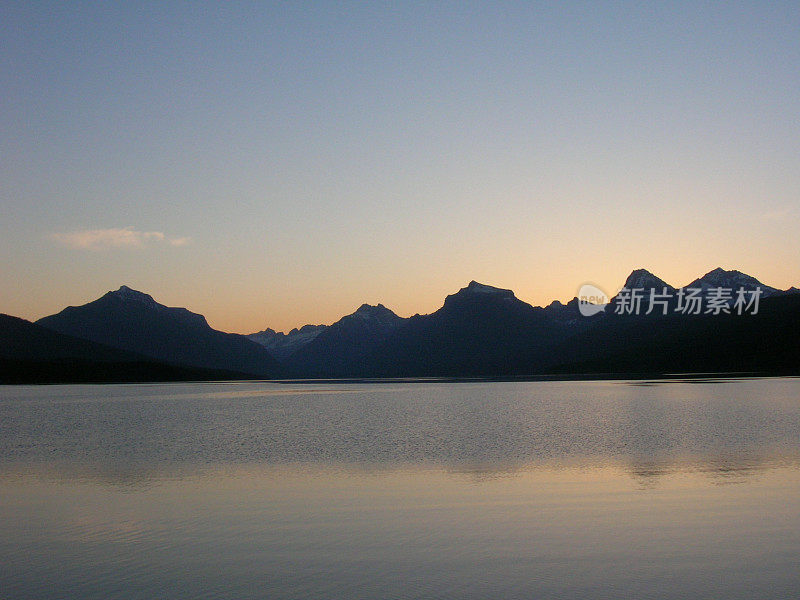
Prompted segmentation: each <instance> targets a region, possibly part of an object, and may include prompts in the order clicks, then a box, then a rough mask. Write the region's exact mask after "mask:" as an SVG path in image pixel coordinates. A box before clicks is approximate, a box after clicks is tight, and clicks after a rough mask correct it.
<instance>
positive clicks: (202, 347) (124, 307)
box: [37, 286, 283, 377]
mask: <svg viewBox="0 0 800 600" xmlns="http://www.w3.org/2000/svg"><path fill="white" fill-rule="evenodd" d="M37 324H39V325H41V326H43V327H47V328H48V329H51V330H53V331H57V332H59V333H63V334H67V335H72V336H75V337H81V338H85V339H88V340H91V341H93V342H98V343H101V344H105V345H108V346H111V347H114V348H120V349H123V350H128V351H131V352H136V353H139V354H142V355H144V356H148V357H150V358H154V359H157V360H161V361H165V362H169V363H174V364H181V365H188V366H192V367H201V368H209V369H224V370H228V371H237V372H242V373H247V374H249V375H252V376H255V377H278V376H280V375H281V374H282V372H283V371H282V368H281V366H280V364H279V363H278V362H277V360H276V359H275V358H274V357H273V356H272V355H271V354H270V353H269V352H268V351H267V350H266V349H264V348H263V347H262V346H260V345H258V344H256V343H255V342H253V341H251V340H248V339H247V338H246V337H244V336H242V335H237V334H233V333H223V332H221V331H217V330H215V329H212V328H211V327H210V326H209V325H208V323H207V322H206V319H205V317H203V316H202V315H199V314H197V313H193V312H190V311H188V310H187V309H185V308H170V307H167V306H164V305H163V304H159V303H158V302H156V301H155V300H153V298H152V296H149V295H148V294H144V293H142V292H138V291H136V290H132V289H131V288H129V287H127V286H122V287H120V288H119V289H118V290H117V291H114V292H108V293H107V294H105V295H104V296H102V297H101V298H99V299H97V300H95V301H93V302H89V303H88V304H84V305H83V306H70V307H68V308H65V309H64V310H62V311H61V312H60V313H58V314H55V315H51V316H49V317H45V318H43V319H40V320H39V321H37Z"/></svg>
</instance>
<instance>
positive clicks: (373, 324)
mask: <svg viewBox="0 0 800 600" xmlns="http://www.w3.org/2000/svg"><path fill="white" fill-rule="evenodd" d="M405 321H406V319H403V318H402V317H399V316H397V315H396V314H395V313H394V312H392V311H391V310H389V309H388V308H386V307H385V306H383V304H378V305H377V306H370V305H369V304H363V305H361V307H359V308H358V310H356V311H355V312H354V313H352V314H350V315H347V316H345V317H342V318H341V319H340V320H338V321H337V322H336V323H334V324H333V325H331V326H330V327H327V328H325V329H324V330H323V331H321V332H320V333H319V334H318V335H317V336H316V337H315V338H314V339H313V340H312V341H311V342H309V343H308V344H306V345H304V346H302V347H301V348H299V349H298V350H297V351H296V352H294V353H293V354H292V355H291V356H290V357H289V359H288V362H287V364H288V366H289V369H290V372H291V373H292V374H294V375H297V376H300V377H341V376H345V375H346V374H350V373H352V372H353V369H354V367H353V365H354V364H357V363H358V362H359V361H360V360H361V359H362V358H363V357H364V356H365V355H366V354H368V353H369V352H370V351H371V350H372V349H373V348H375V347H376V346H378V345H379V344H381V343H382V342H384V341H385V340H386V339H387V338H388V337H389V336H390V335H391V333H392V332H393V331H395V330H396V329H398V328H399V327H400V326H401V325H402V324H403V323H404V322H405Z"/></svg>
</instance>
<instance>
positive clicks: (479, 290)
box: [459, 280, 514, 297]
mask: <svg viewBox="0 0 800 600" xmlns="http://www.w3.org/2000/svg"><path fill="white" fill-rule="evenodd" d="M460 292H468V293H471V294H492V295H497V296H512V297H513V296H514V292H513V291H511V290H506V289H503V288H497V287H493V286H491V285H486V284H485V283H478V282H477V281H474V280H473V281H470V282H469V285H467V287H465V288H461V290H460ZM460 292H459V293H460Z"/></svg>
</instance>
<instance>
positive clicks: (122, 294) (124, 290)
mask: <svg viewBox="0 0 800 600" xmlns="http://www.w3.org/2000/svg"><path fill="white" fill-rule="evenodd" d="M108 294H109V295H111V296H113V297H115V298H119V299H121V300H125V301H133V302H141V303H143V304H149V305H151V306H155V305H157V304H158V303H157V302H156V301H155V300H153V297H152V296H151V295H150V294H145V293H144V292H140V291H138V290H134V289H133V288H129V287H128V286H127V285H121V286H120V287H119V289H118V290H116V291H114V292H108Z"/></svg>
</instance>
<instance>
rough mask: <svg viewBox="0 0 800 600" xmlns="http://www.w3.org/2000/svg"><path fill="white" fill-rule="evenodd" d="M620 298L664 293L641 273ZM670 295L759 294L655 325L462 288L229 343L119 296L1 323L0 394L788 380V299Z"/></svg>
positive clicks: (796, 350)
mask: <svg viewBox="0 0 800 600" xmlns="http://www.w3.org/2000/svg"><path fill="white" fill-rule="evenodd" d="M624 287H625V288H628V289H639V290H645V293H649V290H654V293H656V294H661V293H663V292H665V291H666V292H667V293H668V294H669V295H671V296H674V295H675V294H676V291H677V288H674V287H672V286H670V285H669V284H667V283H666V282H664V281H663V280H661V279H660V278H658V277H656V276H655V275H653V274H652V273H650V272H649V271H647V270H645V269H637V270H635V271H633V272H632V273H631V275H630V276H629V277H628V279H627V280H626V283H625V286H624ZM684 287H686V288H697V289H700V290H702V293H703V294H705V295H708V294H711V293H712V291H710V290H713V289H714V288H720V287H721V288H729V289H731V290H733V291H734V292H735V291H736V290H738V289H740V288H743V289H745V290H747V291H753V290H755V289H756V288H760V289H761V292H762V293H761V299H760V306H759V310H758V312H757V314H747V313H746V314H741V315H739V314H735V312H736V311H733V310H730V308H731V305H730V304H729V305H728V309H729V310H728V311H722V313H721V314H705V313H701V314H681V313H680V312H679V311H676V310H675V304H674V300H671V301H670V302H671V304H670V305H669V307H670V310H669V311H666V310H665V311H664V312H667V314H663V312H662V311H661V310H659V311H655V312H653V313H652V314H649V315H644V314H624V311H618V310H617V308H618V304H619V302H621V294H618V295H617V296H615V297H614V298H612V299H611V300H610V302H609V304H608V305H606V306H605V307H602V306H601V307H598V311H597V314H594V316H591V317H584V316H582V314H581V305H580V301H579V299H578V298H573V299H572V300H571V301H569V302H568V303H566V304H562V303H561V302H558V301H554V302H552V303H551V304H549V305H548V306H546V307H534V306H531V305H530V304H527V303H526V302H523V301H522V300H520V299H518V298H517V297H516V296H515V294H514V292H513V291H511V290H507V289H502V288H496V287H492V286H488V285H485V284H481V283H478V282H475V281H472V282H470V283H469V284H468V285H467V286H465V287H464V288H462V289H461V290H459V291H458V292H456V293H454V294H451V295H449V296H447V297H446V298H445V301H444V304H443V306H442V307H441V308H440V309H439V310H437V311H435V312H433V313H431V314H428V315H414V316H413V317H409V318H403V317H400V316H398V315H397V314H395V313H394V312H392V311H391V310H390V309H388V308H386V307H385V306H383V305H381V304H378V305H376V306H371V305H368V304H364V305H362V306H361V307H359V308H358V309H357V310H355V311H354V312H353V313H352V314H349V315H347V316H345V317H342V318H341V319H340V320H339V321H337V322H335V323H333V324H332V325H306V326H304V327H301V328H298V329H294V330H292V331H290V332H289V333H288V334H284V333H282V332H276V331H274V330H272V329H269V328H266V329H264V330H263V331H260V332H257V333H253V334H250V335H248V336H243V335H238V334H231V333H224V332H221V331H217V330H214V329H212V328H211V327H210V326H209V325H208V323H207V322H206V320H205V318H204V317H203V316H202V315H199V314H196V313H193V312H190V311H189V310H187V309H185V308H173V307H167V306H164V305H162V304H160V303H158V302H156V301H155V300H154V299H153V298H152V296H150V295H148V294H145V293H142V292H139V291H136V290H132V289H130V288H128V287H126V286H122V287H120V288H119V289H118V290H116V291H113V292H108V293H107V294H105V295H104V296H102V297H101V298H98V299H97V300H95V301H93V302H89V303H88V304H85V305H83V306H76V307H75V306H71V307H67V308H65V309H64V310H62V311H61V312H59V313H57V314H54V315H51V316H48V317H45V318H43V319H40V320H39V321H37V322H36V323H30V322H27V321H23V320H21V319H16V318H15V317H10V316H5V315H3V316H2V318H0V344H1V345H2V349H0V367H2V368H0V382H22V381H32V382H36V381H40V382H49V381H57V380H63V381H90V380H97V381H112V380H120V381H141V380H148V379H150V380H168V379H176V380H180V379H220V378H225V379H230V378H271V379H274V378H303V379H312V378H376V377H502V378H515V377H542V376H555V377H574V376H583V377H592V376H602V377H608V376H614V375H619V376H628V377H634V376H654V375H660V374H665V373H676V372H680V373H705V372H748V373H770V374H772V373H798V372H799V371H800V293H799V292H800V291H799V290H797V288H790V289H788V290H785V291H781V290H777V289H776V288H773V287H769V286H766V285H764V284H762V283H761V282H759V281H758V280H757V279H755V278H753V277H750V276H749V275H746V274H744V273H741V272H740V271H725V270H723V269H715V270H713V271H711V272H709V273H707V274H705V275H703V276H702V277H700V278H698V279H696V280H695V281H693V282H692V283H690V284H689V285H688V286H684ZM603 308H605V310H603ZM727 312H731V313H733V314H727ZM620 313H623V314H620ZM93 373H94V374H95V375H93ZM148 373H150V374H151V375H148Z"/></svg>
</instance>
